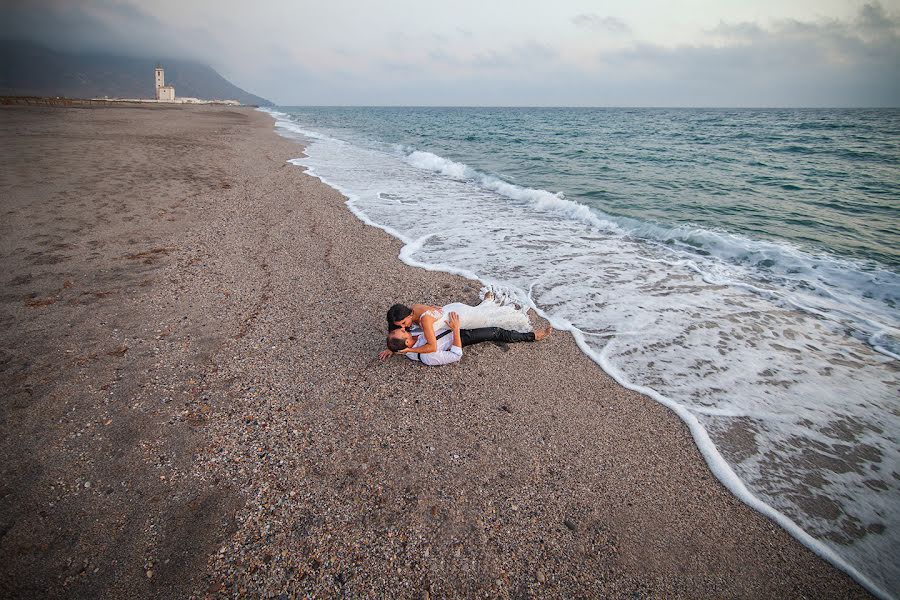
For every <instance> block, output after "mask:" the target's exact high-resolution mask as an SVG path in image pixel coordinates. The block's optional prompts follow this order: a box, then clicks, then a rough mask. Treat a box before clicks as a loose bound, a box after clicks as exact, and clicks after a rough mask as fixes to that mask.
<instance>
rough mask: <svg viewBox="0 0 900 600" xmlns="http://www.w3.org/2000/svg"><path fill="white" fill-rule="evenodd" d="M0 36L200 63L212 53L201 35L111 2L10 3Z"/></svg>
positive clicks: (1, 21) (209, 40)
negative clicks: (169, 25)
mask: <svg viewBox="0 0 900 600" xmlns="http://www.w3.org/2000/svg"><path fill="white" fill-rule="evenodd" d="M2 15H3V18H2V19H0V38H2V39H21V40H27V41H32V42H37V43H40V44H43V45H45V46H48V47H50V48H53V49H56V50H66V51H76V52H111V53H115V54H122V55H126V56H136V57H160V58H169V57H174V58H186V59H198V60H205V59H209V58H210V57H211V56H213V55H214V54H215V52H216V50H217V47H216V43H215V40H214V39H213V38H212V37H210V36H209V35H208V34H207V33H206V32H204V31H197V30H191V31H185V30H182V29H178V28H173V27H168V26H166V25H165V24H163V23H162V22H161V21H159V20H158V19H156V18H155V17H153V16H152V15H149V14H147V13H145V12H144V11H142V10H141V9H140V8H139V7H138V6H136V5H132V4H124V3H120V2H115V1H113V0H92V1H90V2H77V1H72V2H67V1H64V0H13V1H11V2H10V1H6V2H4V3H3V5H2Z"/></svg>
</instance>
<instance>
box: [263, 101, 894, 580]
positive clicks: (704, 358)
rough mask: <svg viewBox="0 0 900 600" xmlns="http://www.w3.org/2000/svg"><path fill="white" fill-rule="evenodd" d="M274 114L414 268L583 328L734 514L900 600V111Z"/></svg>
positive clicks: (595, 353)
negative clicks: (500, 294) (695, 450)
mask: <svg viewBox="0 0 900 600" xmlns="http://www.w3.org/2000/svg"><path fill="white" fill-rule="evenodd" d="M273 114H274V115H275V116H276V122H277V124H276V127H277V129H278V131H279V132H281V133H282V134H283V135H286V136H296V137H299V138H302V139H303V140H305V141H306V142H307V143H308V145H307V148H306V150H305V154H304V155H302V156H298V158H297V159H296V160H294V161H292V162H293V163H294V164H296V165H298V166H300V167H301V168H304V169H305V170H307V171H308V172H310V173H311V174H313V175H315V176H317V177H319V178H321V179H322V180H323V181H325V182H326V183H328V184H329V185H332V186H334V187H336V188H337V189H339V190H340V191H342V192H343V193H344V194H345V195H346V196H347V197H348V198H349V202H348V205H349V207H350V208H351V210H353V211H354V213H356V214H357V215H358V216H359V217H360V218H362V219H363V220H365V221H366V222H368V223H370V224H372V225H376V226H379V227H381V228H383V229H385V230H386V231H388V232H389V233H391V234H393V235H395V236H397V237H398V238H400V239H401V240H402V241H403V242H404V248H403V250H402V253H401V258H402V259H403V260H405V261H407V262H409V263H410V264H415V265H418V266H422V267H425V268H430V269H437V270H444V271H448V272H453V273H460V274H464V275H467V276H470V277H477V278H478V279H481V280H482V281H484V282H486V283H488V284H491V285H495V286H499V287H502V288H503V289H505V290H507V291H508V292H509V293H511V294H513V295H514V296H517V297H518V298H519V299H520V300H521V301H522V302H524V303H526V304H528V305H530V306H532V307H534V308H535V309H536V310H537V311H539V312H540V313H541V314H543V315H544V316H546V317H547V318H548V319H550V321H551V322H552V323H553V324H554V325H555V326H556V327H557V328H560V329H566V330H569V331H571V332H572V334H573V335H574V336H575V339H576V340H577V341H578V343H579V345H580V347H581V348H582V349H583V350H584V351H585V352H586V353H587V354H589V355H590V356H591V357H592V358H593V359H594V360H595V361H596V362H597V363H598V364H599V365H600V367H602V368H603V369H604V370H605V371H606V372H607V373H609V374H610V375H612V376H613V377H615V378H616V379H617V380H618V381H619V382H621V383H622V384H623V385H626V386H627V387H630V388H632V389H636V390H639V391H641V392H643V393H646V394H648V395H650V396H652V397H653V398H655V399H656V400H658V401H660V402H663V403H664V404H666V405H667V406H670V407H671V408H672V409H673V410H675V412H676V413H677V414H678V415H679V416H680V417H681V418H682V419H683V420H684V421H685V423H686V424H687V425H688V426H689V427H690V429H691V431H692V434H693V435H694V439H695V440H696V442H697V444H698V447H699V448H700V450H701V452H702V453H703V455H704V457H705V459H706V460H707V462H708V463H709V465H710V467H711V468H712V470H713V472H714V473H715V474H716V475H717V477H719V479H720V480H721V481H722V482H723V483H724V484H725V485H726V486H727V487H728V488H729V489H730V490H731V491H732V492H734V493H735V494H736V495H738V497H740V498H741V499H742V500H743V501H745V502H746V503H748V504H750V505H751V506H753V507H754V508H756V509H757V510H760V511H761V512H763V513H764V514H766V515H768V516H769V517H771V518H772V519H774V520H775V521H777V522H778V523H779V524H781V525H782V526H783V527H785V528H786V529H787V530H788V531H789V532H790V533H792V534H793V535H794V536H796V537H797V538H798V539H799V540H800V541H801V542H803V543H805V544H806V545H807V546H809V547H811V548H813V549H814V550H815V551H816V552H818V553H819V554H820V555H822V556H823V557H825V558H826V559H828V560H830V561H832V562H833V563H834V564H836V565H838V566H839V567H840V568H842V569H844V570H846V571H847V572H849V573H850V574H851V575H852V576H854V577H855V578H856V579H857V580H859V581H860V582H862V583H863V584H864V585H866V586H867V587H868V588H869V589H870V590H872V591H874V592H876V593H877V594H878V595H880V596H883V597H898V596H900V558H898V557H900V440H898V432H900V308H898V303H900V110H819V109H809V110H780V109H779V110H776V109H771V110H739V109H730V110H725V109H721V110H713V109H710V110H698V109H564V108H558V109H556V108H554V109H551V108H547V109H538V108H309V107H285V108H279V109H277V110H276V111H273ZM394 300H398V301H399V300H403V299H390V298H388V299H385V303H386V304H388V303H390V302H392V301H394ZM406 300H414V299H406Z"/></svg>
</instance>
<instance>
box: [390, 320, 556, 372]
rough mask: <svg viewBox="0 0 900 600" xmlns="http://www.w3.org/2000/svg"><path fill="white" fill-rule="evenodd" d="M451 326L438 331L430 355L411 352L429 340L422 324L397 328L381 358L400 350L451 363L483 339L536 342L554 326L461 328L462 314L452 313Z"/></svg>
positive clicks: (414, 357)
mask: <svg viewBox="0 0 900 600" xmlns="http://www.w3.org/2000/svg"><path fill="white" fill-rule="evenodd" d="M447 325H448V326H449V327H448V328H444V329H442V330H439V331H436V332H435V334H436V335H435V337H436V338H437V350H436V351H434V352H429V353H428V354H419V353H418V352H411V351H410V350H414V349H415V348H417V347H418V346H422V345H423V344H425V343H426V340H425V334H424V333H423V332H422V330H421V329H419V328H418V327H416V328H413V329H411V330H410V331H407V330H405V329H403V328H399V329H395V330H393V331H391V332H390V333H389V334H388V338H387V347H388V349H387V350H382V351H381V353H379V354H378V357H379V358H380V359H382V360H384V359H385V358H387V357H388V356H390V355H392V354H394V353H399V354H403V355H405V356H406V357H407V358H409V359H410V360H417V361H419V362H421V363H422V364H425V365H428V366H432V367H435V366H439V365H449V364H451V363H455V362H457V361H458V360H459V359H461V358H462V355H463V351H462V349H463V346H471V345H472V344H480V343H482V342H506V343H508V344H513V343H516V342H536V341H538V340H542V339H544V338H545V337H547V336H548V335H549V334H550V332H551V331H552V328H551V327H550V326H549V325H547V326H546V327H543V328H541V329H539V330H538V331H535V332H533V333H532V332H529V333H519V332H518V331H510V330H508V329H502V328H500V327H479V328H478V329H460V328H459V315H457V314H456V313H455V312H452V313H450V316H449V318H448V319H447Z"/></svg>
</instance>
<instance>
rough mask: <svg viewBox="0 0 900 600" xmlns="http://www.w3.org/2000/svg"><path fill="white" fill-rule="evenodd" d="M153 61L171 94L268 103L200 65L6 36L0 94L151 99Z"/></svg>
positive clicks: (0, 48) (0, 43)
mask: <svg viewBox="0 0 900 600" xmlns="http://www.w3.org/2000/svg"><path fill="white" fill-rule="evenodd" d="M157 62H159V63H160V64H161V65H162V66H163V68H164V69H165V70H166V85H174V86H175V94H176V96H187V97H194V98H202V99H205V100H238V101H240V102H241V103H242V104H257V105H259V106H272V103H271V102H270V101H268V100H266V99H265V98H260V97H259V96H254V95H253V94H251V93H249V92H246V91H244V90H242V89H241V88H239V87H237V86H236V85H234V84H233V83H231V82H230V81H228V80H227V79H225V78H224V77H222V76H221V75H219V74H218V73H216V71H215V70H214V69H212V67H209V66H207V65H203V64H200V63H196V62H191V61H186V60H169V59H166V60H160V61H156V60H154V59H149V58H133V57H128V56H115V55H110V54H74V53H68V52H61V51H58V50H51V49H50V48H46V47H44V46H39V45H37V44H34V43H32V42H20V41H10V40H0V96H64V97H67V98H102V97H104V96H109V97H111V98H153V97H155V95H156V93H155V90H154V83H153V69H154V68H155V67H156V64H157Z"/></svg>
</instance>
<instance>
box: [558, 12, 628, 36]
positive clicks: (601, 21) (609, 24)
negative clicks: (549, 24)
mask: <svg viewBox="0 0 900 600" xmlns="http://www.w3.org/2000/svg"><path fill="white" fill-rule="evenodd" d="M572 23H573V24H575V25H577V26H578V27H586V28H588V29H594V30H596V31H605V32H607V33H630V32H631V27H629V26H628V24H627V23H626V22H625V21H623V20H622V19H617V18H616V17H601V16H600V15H598V14H595V13H581V14H579V15H575V16H574V17H572Z"/></svg>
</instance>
